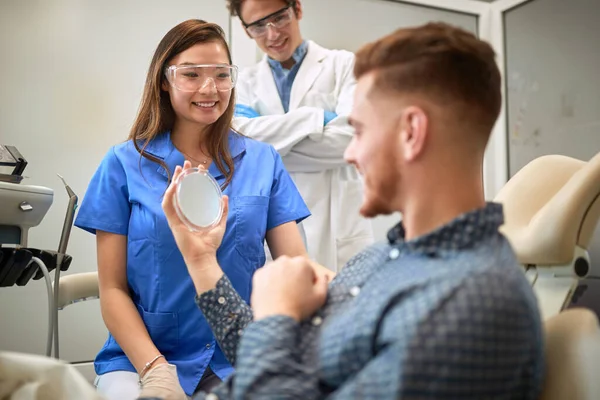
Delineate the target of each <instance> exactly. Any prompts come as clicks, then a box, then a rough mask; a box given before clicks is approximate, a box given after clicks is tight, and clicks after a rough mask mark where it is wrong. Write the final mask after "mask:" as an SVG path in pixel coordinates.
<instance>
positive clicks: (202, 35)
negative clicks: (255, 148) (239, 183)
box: [128, 19, 235, 189]
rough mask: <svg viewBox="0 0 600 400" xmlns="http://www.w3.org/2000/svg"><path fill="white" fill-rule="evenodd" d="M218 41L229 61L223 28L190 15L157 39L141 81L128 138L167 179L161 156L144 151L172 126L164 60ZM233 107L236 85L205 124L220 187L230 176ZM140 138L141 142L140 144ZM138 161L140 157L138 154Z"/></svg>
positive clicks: (172, 120)
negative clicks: (139, 98)
mask: <svg viewBox="0 0 600 400" xmlns="http://www.w3.org/2000/svg"><path fill="white" fill-rule="evenodd" d="M207 42H218V43H221V44H222V45H223V47H224V48H225V49H226V50H227V57H228V59H229V63H230V64H231V52H230V51H229V46H227V42H226V40H225V33H224V32H223V29H222V28H221V27H220V26H219V25H217V24H212V23H208V22H206V21H203V20H200V19H190V20H187V21H184V22H182V23H180V24H179V25H177V26H176V27H174V28H173V29H171V30H170V31H169V32H168V33H167V34H166V35H165V37H164V38H163V39H162V40H161V41H160V43H159V44H158V47H157V48H156V51H155V52H154V56H153V57H152V62H151V63H150V68H149V69H148V76H147V77H146V84H145V85H144V94H143V95H142V102H141V104H140V108H139V110H138V114H137V116H136V118H135V122H134V123H133V127H132V128H131V132H130V133H129V137H128V139H129V140H132V141H133V144H134V146H135V148H136V150H137V151H138V152H139V153H140V155H141V157H144V158H146V159H148V160H150V161H153V162H155V163H157V164H159V165H160V166H162V167H163V168H164V169H165V170H166V171H167V176H168V177H169V181H170V180H171V171H169V168H168V167H167V165H166V164H165V163H164V162H163V160H161V159H160V158H157V157H155V156H153V155H152V154H148V153H146V152H145V151H144V150H145V148H146V146H147V145H148V144H149V143H150V141H152V139H154V138H155V137H156V136H158V135H159V134H161V133H163V132H166V131H168V130H171V129H172V128H173V124H174V123H175V111H174V110H173V107H172V105H171V99H170V98H169V93H168V92H166V91H164V90H162V89H161V87H162V85H163V83H164V82H165V81H166V79H167V78H166V76H165V67H166V66H167V63H168V62H169V61H170V60H171V59H172V58H173V57H175V56H176V55H178V54H179V53H181V52H183V51H185V50H187V49H189V48H190V47H192V46H194V45H196V44H198V43H207ZM234 108H235V89H232V91H231V97H230V98H229V104H228V105H227V109H226V110H225V112H224V113H223V115H221V117H219V119H218V120H217V121H215V122H214V123H213V124H212V125H210V126H209V127H208V132H207V135H206V137H207V151H208V153H209V155H210V156H211V158H212V159H213V161H214V162H215V164H216V165H217V168H219V171H221V172H222V173H223V175H224V176H225V182H224V183H223V186H222V188H223V189H224V188H225V187H227V185H229V183H230V182H231V179H232V178H233V169H234V167H233V159H232V158H231V154H230V153H229V141H228V136H229V135H228V133H229V130H230V129H231V121H232V119H233V113H234ZM139 142H143V146H142V147H141V148H140V144H139ZM140 162H141V158H140Z"/></svg>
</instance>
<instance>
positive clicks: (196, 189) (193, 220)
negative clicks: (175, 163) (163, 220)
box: [175, 168, 223, 231]
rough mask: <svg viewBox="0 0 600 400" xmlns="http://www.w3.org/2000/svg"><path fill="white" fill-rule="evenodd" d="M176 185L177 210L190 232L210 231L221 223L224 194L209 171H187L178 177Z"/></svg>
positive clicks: (197, 169)
mask: <svg viewBox="0 0 600 400" xmlns="http://www.w3.org/2000/svg"><path fill="white" fill-rule="evenodd" d="M176 185H177V195H176V197H175V198H176V200H177V201H176V202H175V209H176V210H177V214H178V215H179V218H181V220H182V221H183V222H184V223H185V224H186V225H187V227H188V228H189V229H190V230H192V231H200V230H203V229H209V228H211V227H213V226H215V225H216V224H218V223H219V221H220V220H221V215H222V214H223V202H222V197H223V193H222V192H221V188H220V187H219V184H218V183H217V182H216V181H215V180H214V179H213V177H212V176H210V174H209V173H208V171H206V170H204V169H199V168H190V169H187V170H185V171H184V172H183V173H182V174H181V175H180V176H179V177H178V179H177V182H176Z"/></svg>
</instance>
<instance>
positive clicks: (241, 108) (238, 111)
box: [233, 104, 260, 118]
mask: <svg viewBox="0 0 600 400" xmlns="http://www.w3.org/2000/svg"><path fill="white" fill-rule="evenodd" d="M233 116H234V117H246V118H256V117H260V114H259V113H258V112H257V111H256V110H255V109H254V108H252V107H249V106H245V105H243V104H236V105H235V111H234V113H233Z"/></svg>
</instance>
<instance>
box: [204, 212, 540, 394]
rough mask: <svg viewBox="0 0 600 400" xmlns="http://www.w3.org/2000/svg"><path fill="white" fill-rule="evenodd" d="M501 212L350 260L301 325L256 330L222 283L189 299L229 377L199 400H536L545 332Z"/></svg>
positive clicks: (275, 320) (274, 322)
mask: <svg viewBox="0 0 600 400" xmlns="http://www.w3.org/2000/svg"><path fill="white" fill-rule="evenodd" d="M502 222H503V214H502V208H501V206H500V205H499V204H494V203H490V204H488V205H487V206H486V207H485V208H484V209H480V210H476V211H473V212H470V213H467V214H464V215H461V216H459V217H458V218H457V219H455V220H454V221H452V222H450V223H449V224H447V225H444V226H442V227H440V228H439V229H437V230H435V231H434V232H432V233H429V234H427V235H424V236H422V237H419V238H417V239H415V240H411V241H404V239H403V237H404V231H403V228H402V226H401V225H398V226H396V227H395V228H393V229H392V230H391V231H390V232H389V233H388V239H389V242H388V243H385V244H384V243H382V244H375V245H373V246H371V247H369V248H367V249H366V250H364V251H363V252H361V253H359V254H358V255H356V256H355V257H354V258H353V259H352V260H350V262H348V264H347V265H346V267H345V268H344V269H343V270H342V271H341V272H340V274H339V275H338V276H336V277H335V279H334V280H333V281H332V283H331V284H330V286H329V292H328V297H327V301H326V303H325V305H324V306H323V308H322V309H320V310H319V311H318V312H317V313H315V315H314V316H313V317H312V318H310V319H309V320H307V321H304V322H302V323H297V322H295V321H294V320H293V319H291V318H288V317H284V316H273V317H270V318H265V319H263V320H259V321H256V322H251V321H252V312H251V310H250V308H249V307H248V305H247V304H246V303H244V302H243V301H242V300H241V299H240V297H239V296H238V295H237V294H236V293H235V291H234V290H233V289H232V287H231V285H230V283H229V282H228V281H227V278H225V277H224V278H223V279H221V280H220V281H219V283H218V284H217V287H216V288H215V289H213V290H211V291H209V292H206V293H204V294H202V295H201V296H199V297H197V299H196V301H197V303H198V306H199V307H200V309H201V310H202V312H203V313H204V315H205V317H206V319H207V320H208V321H209V323H210V325H211V328H212V329H213V332H214V333H215V336H216V337H217V340H218V341H219V344H220V346H221V347H222V349H223V351H224V353H225V354H226V355H227V357H228V358H229V360H230V361H231V362H232V363H235V370H236V372H235V373H234V375H232V376H230V377H229V378H228V379H227V380H226V381H225V382H224V383H223V384H222V385H220V386H219V387H217V388H216V389H215V390H214V392H213V393H211V394H208V395H206V394H198V395H197V397H195V398H196V399H257V398H260V399H378V400H381V399H415V400H416V399H462V400H483V399H527V400H529V399H531V400H534V399H538V397H539V395H540V392H541V387H542V380H543V365H544V357H543V340H542V325H541V322H540V316H539V313H538V308H537V302H536V299H535V296H534V294H533V291H532V289H531V287H530V285H529V284H528V282H527V280H526V279H525V276H524V274H523V272H522V271H521V269H520V268H519V266H518V263H517V260H516V258H515V255H514V253H513V251H512V249H511V247H510V245H509V244H508V242H507V240H506V239H505V238H504V237H503V236H502V235H501V234H500V233H499V232H498V228H499V226H500V225H501V224H502Z"/></svg>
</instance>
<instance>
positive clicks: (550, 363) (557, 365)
mask: <svg viewBox="0 0 600 400" xmlns="http://www.w3.org/2000/svg"><path fill="white" fill-rule="evenodd" d="M544 330H545V341H546V342H545V349H546V373H545V378H544V388H543V392H542V396H541V397H540V400H592V399H593V400H598V399H600V380H599V379H598V376H597V374H598V371H599V370H600V325H598V318H597V317H596V315H595V314H594V313H593V312H592V311H589V310H586V309H583V308H578V309H570V310H566V311H563V312H562V313H560V314H558V315H556V316H554V317H552V318H550V319H549V320H547V321H546V323H545V329H544Z"/></svg>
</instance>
